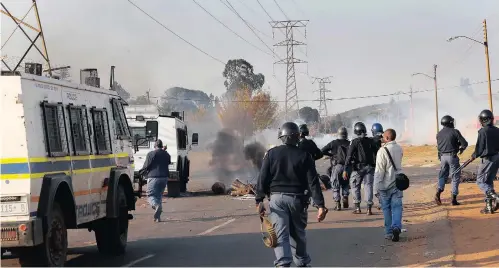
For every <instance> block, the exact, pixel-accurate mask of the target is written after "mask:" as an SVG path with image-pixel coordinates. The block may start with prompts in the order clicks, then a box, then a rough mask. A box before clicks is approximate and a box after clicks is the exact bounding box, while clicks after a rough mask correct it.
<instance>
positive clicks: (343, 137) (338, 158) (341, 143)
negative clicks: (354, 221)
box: [321, 127, 350, 210]
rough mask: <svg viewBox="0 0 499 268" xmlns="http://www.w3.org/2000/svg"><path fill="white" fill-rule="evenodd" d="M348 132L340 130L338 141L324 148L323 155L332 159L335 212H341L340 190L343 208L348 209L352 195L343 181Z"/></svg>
mask: <svg viewBox="0 0 499 268" xmlns="http://www.w3.org/2000/svg"><path fill="white" fill-rule="evenodd" d="M349 145H350V141H349V140H348V131H347V129H346V128H345V127H340V128H339V129H338V139H336V140H333V141H331V142H330V143H328V144H326V146H324V148H322V150H321V151H322V153H323V154H324V155H327V156H329V157H330V159H331V167H332V168H331V183H332V185H333V200H334V202H335V203H336V206H335V207H334V210H341V202H340V190H341V196H342V197H343V198H342V201H343V208H348V196H349V194H350V184H349V181H348V180H345V179H343V177H342V174H343V171H344V170H345V161H346V157H347V152H348V146H349Z"/></svg>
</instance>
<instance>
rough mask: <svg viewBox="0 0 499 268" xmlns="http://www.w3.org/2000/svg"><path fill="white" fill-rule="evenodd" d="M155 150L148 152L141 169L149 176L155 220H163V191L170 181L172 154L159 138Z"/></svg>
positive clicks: (150, 196) (148, 194)
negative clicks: (169, 168) (165, 148)
mask: <svg viewBox="0 0 499 268" xmlns="http://www.w3.org/2000/svg"><path fill="white" fill-rule="evenodd" d="M154 148H155V149H154V150H153V151H150V152H149V153H148V154H147V157H146V161H145V162H144V166H143V167H142V169H141V170H140V171H139V172H140V173H141V174H144V175H145V176H146V177H147V197H148V202H149V204H150V205H151V206H152V209H154V222H160V221H161V212H162V211H163V207H162V204H161V202H162V198H163V192H164V191H165V188H166V183H167V181H168V175H169V171H168V166H169V165H170V164H171V158H170V154H168V152H167V151H166V150H164V147H163V142H162V141H161V140H159V139H158V140H157V141H156V143H155V145H154Z"/></svg>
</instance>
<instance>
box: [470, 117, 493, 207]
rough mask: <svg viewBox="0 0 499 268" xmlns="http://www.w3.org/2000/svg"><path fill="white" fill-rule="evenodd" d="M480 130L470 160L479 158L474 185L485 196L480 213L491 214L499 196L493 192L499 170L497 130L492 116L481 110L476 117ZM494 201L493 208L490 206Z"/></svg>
mask: <svg viewBox="0 0 499 268" xmlns="http://www.w3.org/2000/svg"><path fill="white" fill-rule="evenodd" d="M478 120H479V121H480V124H481V125H482V128H481V129H480V130H479V131H478V138H477V141H476V147H475V152H474V153H473V155H472V156H471V157H472V159H475V158H477V157H480V158H481V161H480V164H479V166H478V172H477V176H476V183H477V184H478V187H479V188H480V190H482V192H483V193H484V194H485V208H484V209H482V210H481V211H480V212H481V213H483V214H492V213H494V212H495V211H496V210H498V209H499V195H498V194H497V193H496V192H495V191H494V179H495V177H496V175H497V171H498V169H499V129H498V128H497V127H495V126H494V115H493V114H492V112H491V111H490V110H483V111H482V112H481V113H480V115H479V116H478ZM494 199H495V200H496V205H495V208H494V207H493V206H492V202H493V200H494Z"/></svg>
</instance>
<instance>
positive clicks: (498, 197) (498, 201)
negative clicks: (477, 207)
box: [489, 191, 499, 211]
mask: <svg viewBox="0 0 499 268" xmlns="http://www.w3.org/2000/svg"><path fill="white" fill-rule="evenodd" d="M489 195H490V196H491V197H492V198H493V199H495V200H496V205H495V207H494V211H497V210H499V195H498V194H497V193H496V192H495V191H491V192H490V194H489Z"/></svg>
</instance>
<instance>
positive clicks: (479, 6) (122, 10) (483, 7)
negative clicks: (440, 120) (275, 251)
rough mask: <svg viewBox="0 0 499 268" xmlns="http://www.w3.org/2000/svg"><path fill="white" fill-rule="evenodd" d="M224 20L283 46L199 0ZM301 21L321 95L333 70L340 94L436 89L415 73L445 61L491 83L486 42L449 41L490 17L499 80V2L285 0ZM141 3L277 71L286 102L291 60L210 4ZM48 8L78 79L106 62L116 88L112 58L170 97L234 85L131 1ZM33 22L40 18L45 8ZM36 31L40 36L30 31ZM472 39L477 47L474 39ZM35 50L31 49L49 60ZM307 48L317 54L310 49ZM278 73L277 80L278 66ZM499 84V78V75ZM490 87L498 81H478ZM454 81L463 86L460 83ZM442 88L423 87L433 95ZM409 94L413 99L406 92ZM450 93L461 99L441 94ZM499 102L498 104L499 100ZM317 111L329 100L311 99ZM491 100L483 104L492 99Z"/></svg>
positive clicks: (92, 0)
mask: <svg viewBox="0 0 499 268" xmlns="http://www.w3.org/2000/svg"><path fill="white" fill-rule="evenodd" d="M229 1H230V3H231V4H232V5H233V6H234V8H235V9H236V10H237V11H238V12H239V14H240V15H241V16H242V17H243V18H244V19H245V20H247V21H248V22H249V23H250V24H251V25H253V26H254V27H255V28H256V29H257V30H258V31H260V32H262V33H264V34H260V33H259V32H258V31H256V32H257V34H259V35H260V38H261V39H262V40H263V41H264V42H265V43H266V44H267V46H269V47H270V48H272V49H275V52H276V53H277V54H278V55H279V56H280V57H284V56H285V48H284V47H279V48H275V47H273V46H272V45H273V44H274V43H276V42H278V41H281V40H282V39H283V35H282V33H281V32H279V31H276V32H275V39H272V28H271V26H270V24H269V20H270V19H269V18H268V16H267V15H266V14H265V12H264V10H263V9H262V8H261V7H260V6H259V4H258V2H257V1H256V0H229ZM3 2H4V4H5V5H6V6H7V8H9V10H10V11H11V12H12V13H13V14H14V15H15V16H17V17H22V16H23V15H24V13H26V12H27V10H28V9H29V7H30V3H31V1H29V0H16V1H13V0H7V1H3ZM197 2H198V3H200V4H201V5H202V6H203V7H205V8H206V9H207V10H208V11H210V12H211V13H212V14H213V15H214V16H215V17H217V18H218V19H219V20H221V21H223V22H224V23H225V24H226V25H227V26H229V27H230V28H231V29H232V30H233V31H235V32H237V33H238V34H239V35H241V36H243V37H244V38H245V39H246V40H248V41H249V42H251V43H252V44H254V45H256V46H258V47H260V48H261V49H262V50H265V51H267V52H269V53H270V54H272V52H271V51H270V50H269V49H268V48H267V47H266V46H265V45H264V44H262V42H261V41H260V40H259V39H258V38H257V37H256V36H255V35H254V34H253V33H252V31H251V30H250V29H249V28H248V27H247V26H246V25H245V24H244V22H243V21H242V20H241V19H239V17H238V16H237V15H235V14H234V13H233V12H232V11H230V10H229V9H228V8H227V7H226V6H225V5H224V4H222V2H221V1H219V0H197ZM277 2H278V3H279V5H280V6H281V8H282V9H283V10H284V12H285V14H286V15H287V17H288V18H290V19H308V20H309V21H310V22H309V24H308V26H307V28H306V34H307V38H306V39H304V38H303V36H302V34H303V33H305V30H304V29H300V32H301V33H299V32H296V33H295V36H296V37H297V39H299V40H301V41H304V42H306V43H307V44H308V45H307V47H303V48H302V49H297V50H296V52H295V53H296V57H298V58H300V59H303V60H306V61H308V62H309V63H308V65H307V64H298V65H296V71H297V85H298V97H299V99H302V100H313V99H317V98H318V97H319V94H318V92H315V90H316V89H317V87H318V85H317V84H311V80H310V78H309V77H308V76H307V72H308V75H309V76H319V77H323V76H334V78H333V79H331V80H332V83H331V84H329V85H327V86H328V88H329V89H330V90H331V92H330V93H328V97H330V98H339V97H354V96H365V95H377V94H388V93H394V92H397V91H401V90H402V91H407V90H408V88H409V85H410V84H411V83H412V85H413V86H414V89H415V90H417V89H431V88H432V87H433V82H432V81H431V80H430V79H427V78H425V77H417V78H411V74H412V73H414V72H425V73H428V74H432V73H431V72H432V65H433V64H438V70H437V74H438V84H439V86H440V87H448V86H454V85H458V84H459V79H460V78H461V77H469V78H470V79H471V81H484V80H486V72H485V57H484V49H483V46H481V45H479V44H474V43H473V42H471V41H468V40H465V39H459V40H455V41H454V42H452V43H448V42H446V40H447V38H449V37H450V36H453V35H467V36H470V37H474V38H476V39H479V40H480V41H481V40H482V38H483V34H482V32H481V26H482V21H483V19H484V18H486V19H487V23H488V28H489V47H490V61H491V68H492V79H494V78H499V1H497V0H488V1H486V0H473V1H472V0H468V1H464V0H439V1H430V0H424V1H423V0H418V1H409V0H407V1H400V0H399V1H396V0H378V1H372V0H364V1H352V0H349V1H346V0H343V1H339V0H277ZM134 3H136V4H137V5H138V6H140V7H141V8H142V9H144V10H145V11H146V12H148V13H149V14H150V15H151V16H153V17H155V18H156V19H157V20H158V21H160V22H161V23H163V24H165V25H166V26H167V27H169V28H170V29H171V30H172V31H174V32H175V33H177V34H178V35H180V36H181V37H183V38H184V39H186V40H188V41H189V42H191V43H192V44H194V45H196V46H198V47H199V48H201V49H202V50H204V51H206V52H207V53H208V54H210V55H212V56H213V57H215V58H217V59H219V60H221V61H223V62H226V61H227V60H229V59H236V58H243V59H246V60H247V61H249V62H250V63H251V64H253V66H254V69H255V72H257V73H263V74H264V75H265V77H266V84H265V86H264V88H266V89H269V90H270V91H271V93H272V94H273V96H274V97H275V98H276V99H278V100H283V99H284V94H285V89H284V87H283V86H284V85H285V81H286V79H285V78H286V73H285V72H286V69H285V66H283V65H275V67H274V66H273V62H274V61H276V60H277V59H276V58H273V57H271V56H269V55H267V54H265V53H263V52H261V51H259V50H257V49H255V48H254V47H252V46H251V45H249V44H248V43H246V42H245V41H243V40H241V39H240V38H239V37H237V36H236V35H234V34H233V33H231V32H230V31H229V30H227V29H226V28H224V27H223V26H222V25H221V24H219V23H218V22H217V21H216V20H214V19H213V18H212V17H210V15H208V14H207V13H205V12H204V11H203V10H202V9H201V8H200V7H199V6H197V5H196V4H195V3H194V2H193V1H192V0H134ZM260 3H261V4H262V5H263V7H264V8H265V10H266V11H267V12H268V13H269V14H270V16H272V18H273V19H274V20H284V19H286V18H285V16H284V15H283V13H282V12H281V11H280V9H279V8H278V6H277V5H276V3H275V2H274V0H260ZM38 5H39V11H40V16H41V20H42V26H43V30H44V32H45V36H46V41H47V46H48V51H49V56H50V58H51V60H52V63H53V64H55V65H59V66H61V65H70V66H71V67H72V75H73V79H74V80H79V78H78V75H79V74H78V70H79V69H80V68H93V67H94V68H98V69H99V75H100V76H101V79H102V80H101V84H103V85H107V84H108V83H109V82H108V74H109V66H111V65H115V66H116V79H117V80H118V81H119V82H120V83H121V84H123V86H124V87H125V88H126V89H127V90H128V91H129V92H131V94H132V95H140V94H143V93H144V92H145V90H147V89H149V88H150V89H151V95H153V96H159V95H161V93H162V92H163V91H164V90H165V89H167V88H169V87H173V86H182V87H186V88H191V89H200V90H204V91H205V92H207V93H213V94H215V95H220V94H221V93H223V92H224V90H225V88H224V86H223V81H224V79H223V77H222V71H223V68H224V65H223V64H222V63H220V62H218V61H216V60H214V59H212V58H210V57H208V56H206V55H204V54H202V53H201V52H199V51H197V50H196V49H194V48H192V47H191V46H189V45H188V44H186V43H185V42H183V41H182V40H180V39H179V38H177V37H176V36H175V35H173V34H171V33H170V32H168V31H166V30H165V29H164V28H162V26H160V25H158V24H157V23H156V22H154V21H153V20H151V19H150V18H148V17H147V16H146V15H144V14H143V13H141V12H140V11H139V10H137V9H136V8H135V7H134V6H132V5H131V4H130V3H129V2H128V1H126V0H105V1H104V0H39V1H38ZM1 18H2V20H1V23H2V25H1V30H2V34H1V39H2V44H3V43H4V42H5V40H6V38H7V37H8V36H9V35H10V33H11V32H12V30H13V28H14V26H15V25H14V24H13V23H12V21H11V20H10V18H8V17H7V16H5V15H2V17H1ZM27 22H29V23H32V24H34V17H33V16H29V17H28V18H27ZM27 31H28V32H29V33H30V34H31V35H32V36H34V33H33V32H32V31H30V30H27ZM24 40H25V39H24V36H23V35H22V32H20V31H18V32H16V34H15V35H14V37H13V38H12V39H11V40H10V41H9V42H8V43H7V45H5V47H4V48H3V49H2V55H7V56H21V55H22V53H23V49H24V48H25V47H27V46H28V44H27V43H26V42H25V41H24ZM470 45H472V46H471V48H470ZM34 52H36V51H33V52H31V53H30V54H29V56H28V57H29V58H32V59H38V58H39V57H37V55H36V54H35V53H34ZM303 52H308V53H307V55H305V54H304V53H303ZM274 74H275V76H276V77H277V80H276V79H275V78H274V77H273V75H274ZM492 86H493V88H495V89H494V91H495V92H497V91H499V82H494V83H493V84H492ZM473 88H474V89H475V90H476V91H479V92H483V93H484V94H486V93H487V90H486V88H487V85H486V84H480V85H476V86H474V87H473ZM449 90H455V89H449ZM431 96H432V95H431V93H423V94H418V97H428V98H430V97H431ZM401 98H405V97H401ZM388 99H389V98H386V97H385V98H374V99H360V100H345V101H334V102H331V101H330V102H328V108H329V111H330V112H339V111H343V110H346V109H349V108H353V107H357V106H360V105H365V104H370V103H379V102H386V101H388ZM441 101H442V102H446V101H449V102H450V101H452V100H450V99H448V100H445V99H444V100H441ZM498 104H499V103H496V105H498ZM304 105H309V106H312V107H314V108H317V106H318V102H301V103H300V106H301V107H303V106H304ZM486 105H487V102H486V101H484V107H486Z"/></svg>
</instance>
